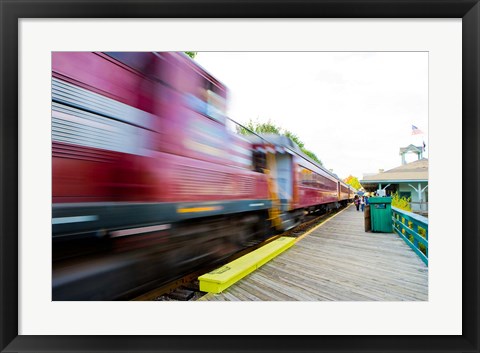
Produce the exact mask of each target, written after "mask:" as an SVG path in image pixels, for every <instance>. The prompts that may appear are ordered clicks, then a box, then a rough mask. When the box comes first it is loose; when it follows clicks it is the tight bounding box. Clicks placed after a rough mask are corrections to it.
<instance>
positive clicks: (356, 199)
mask: <svg viewBox="0 0 480 353" xmlns="http://www.w3.org/2000/svg"><path fill="white" fill-rule="evenodd" d="M353 202H355V207H356V208H357V211H358V207H359V206H360V198H359V197H358V195H355V200H354V201H353Z"/></svg>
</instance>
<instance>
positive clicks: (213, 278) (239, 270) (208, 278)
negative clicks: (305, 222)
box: [198, 237, 295, 293]
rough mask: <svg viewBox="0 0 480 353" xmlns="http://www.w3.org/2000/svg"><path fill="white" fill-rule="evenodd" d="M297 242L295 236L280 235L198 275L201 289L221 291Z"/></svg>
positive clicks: (214, 291) (210, 291) (213, 291)
mask: <svg viewBox="0 0 480 353" xmlns="http://www.w3.org/2000/svg"><path fill="white" fill-rule="evenodd" d="M294 244H295V238H293V237H280V238H278V239H276V240H274V241H272V242H271V243H268V244H266V245H264V246H262V247H261V248H260V249H257V250H254V251H252V252H251V253H249V254H247V255H245V256H242V257H240V258H238V259H236V260H234V261H232V262H230V263H228V264H226V265H225V266H222V267H220V268H217V269H215V270H213V271H211V272H209V273H206V274H204V275H202V276H200V277H198V281H199V284H200V291H202V292H209V293H221V292H223V291H224V290H225V289H227V288H228V287H230V286H231V285H232V284H234V283H235V282H237V281H239V280H240V279H242V278H243V277H245V276H246V275H248V274H250V273H252V272H253V271H255V270H256V269H257V268H259V267H260V266H262V265H264V264H266V263H267V262H268V261H270V260H271V259H273V258H274V257H276V256H278V255H279V254H281V253H282V252H284V251H285V250H287V249H288V248H290V247H291V246H293V245H294Z"/></svg>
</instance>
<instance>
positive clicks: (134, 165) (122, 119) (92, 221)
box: [52, 52, 271, 300]
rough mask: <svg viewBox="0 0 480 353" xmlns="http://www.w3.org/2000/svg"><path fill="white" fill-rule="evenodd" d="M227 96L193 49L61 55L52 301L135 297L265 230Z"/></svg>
mask: <svg viewBox="0 0 480 353" xmlns="http://www.w3.org/2000/svg"><path fill="white" fill-rule="evenodd" d="M226 99H227V89H226V87H225V86H224V85H223V84H222V83H221V82H219V81H218V80H216V79H215V78H214V77H213V76H211V75H210V74H209V73H208V72H206V71H205V70H204V69H203V68H201V67H200V66H199V65H197V64H195V63H194V62H193V61H192V60H191V59H190V58H188V57H187V56H185V55H183V54H179V53H150V52H148V53H147V52H145V53H130V52H118V53H92V52H54V53H53V54H52V189H53V192H52V239H53V249H52V251H53V300H103V299H119V298H127V297H129V296H131V295H133V294H134V293H131V292H129V291H130V290H131V289H132V288H143V289H145V286H148V285H153V284H154V283H158V282H159V281H160V282H161V281H162V280H165V279H166V278H167V277H168V279H171V278H174V277H175V276H179V275H180V274H181V273H183V272H185V271H187V270H188V269H191V268H192V267H193V266H196V265H198V264H201V263H204V262H207V261H211V260H212V259H218V258H222V257H224V256H227V255H228V254H231V253H232V252H234V251H236V250H238V247H239V246H240V245H241V244H243V243H245V242H248V241H249V240H250V239H251V238H252V237H255V236H256V235H258V234H264V233H265V227H267V218H268V211H269V210H270V209H271V198H270V192H269V189H268V177H267V176H266V175H265V174H263V173H258V172H257V171H255V170H254V166H253V163H252V158H253V156H252V145H251V143H250V142H249V141H247V140H245V139H242V138H241V137H239V136H236V135H234V134H231V133H229V132H228V130H227V128H226V126H225V123H226V116H225V109H226ZM227 229H228V230H229V232H226V230H227ZM98 283H101V284H102V286H101V290H100V289H98V288H99V287H98Z"/></svg>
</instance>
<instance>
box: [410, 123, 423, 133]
mask: <svg viewBox="0 0 480 353" xmlns="http://www.w3.org/2000/svg"><path fill="white" fill-rule="evenodd" d="M419 134H423V131H422V130H420V129H419V128H418V127H416V126H415V125H412V135H419Z"/></svg>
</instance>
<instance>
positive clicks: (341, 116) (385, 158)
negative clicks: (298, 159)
mask: <svg viewBox="0 0 480 353" xmlns="http://www.w3.org/2000/svg"><path fill="white" fill-rule="evenodd" d="M195 61H197V62H198V63H199V64H200V65H201V66H203V67H204V68H205V69H206V70H207V71H209V72H210V73H211V74H212V75H213V76H215V77H216V78H217V79H218V80H220V81H221V82H223V83H224V84H225V85H226V86H227V87H228V89H229V101H228V105H229V109H228V115H229V117H231V118H232V119H234V120H235V121H238V122H239V123H246V122H248V121H249V120H250V119H253V120H254V121H255V120H257V119H258V120H259V121H260V122H266V121H268V120H271V121H272V122H273V123H275V124H276V125H278V126H281V127H282V128H285V129H287V130H290V131H291V132H293V133H295V134H296V135H297V136H298V137H299V138H300V140H301V141H303V142H304V143H305V147H306V148H307V149H309V150H311V151H312V152H314V153H315V154H316V155H317V156H318V157H319V158H320V160H321V161H322V162H323V164H324V166H325V167H327V168H328V169H333V171H334V172H335V173H336V174H338V176H339V177H340V178H345V177H347V176H348V175H350V174H351V175H354V176H356V177H358V178H359V179H360V180H361V179H362V178H363V174H364V173H376V172H378V170H379V169H385V170H388V169H391V168H395V167H397V166H399V165H400V164H401V157H400V155H399V149H400V147H406V146H408V145H409V144H410V143H413V144H415V145H418V146H420V145H421V144H422V142H423V141H425V143H426V145H427V150H426V153H425V154H424V156H425V157H428V53H427V52H199V53H198V55H197V56H196V58H195ZM412 125H415V126H417V127H418V128H419V129H420V130H422V131H423V133H424V134H423V135H415V136H412V134H411V126H412ZM413 160H416V155H412V154H409V155H407V161H413Z"/></svg>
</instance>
